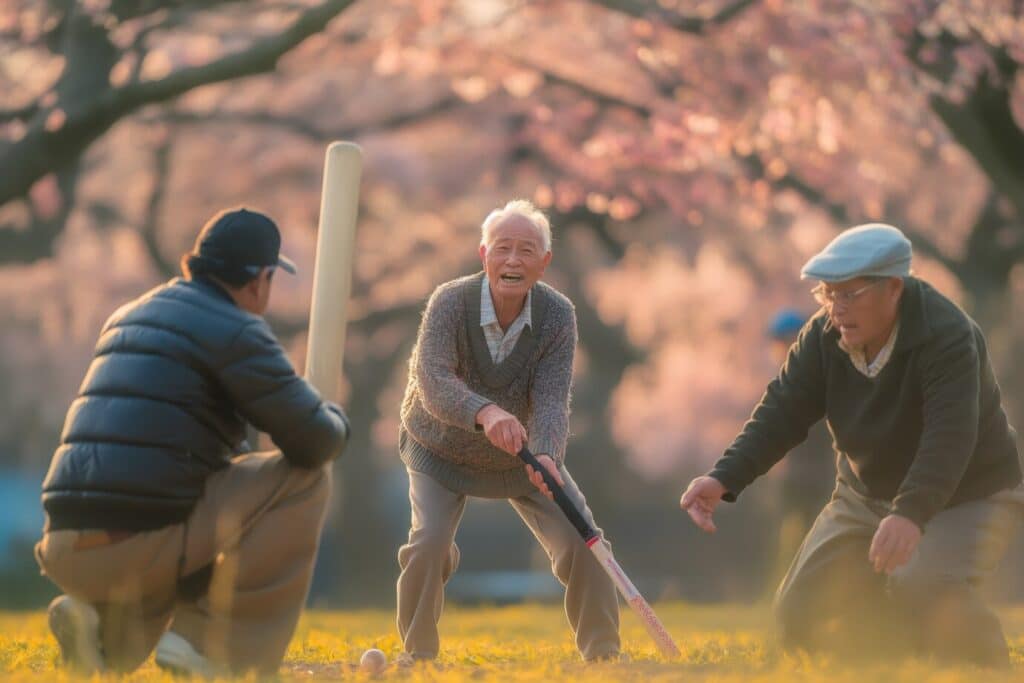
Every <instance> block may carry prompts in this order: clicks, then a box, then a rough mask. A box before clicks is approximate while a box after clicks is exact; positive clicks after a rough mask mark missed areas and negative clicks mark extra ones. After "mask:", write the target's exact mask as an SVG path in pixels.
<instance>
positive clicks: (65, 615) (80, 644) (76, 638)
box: [46, 595, 104, 676]
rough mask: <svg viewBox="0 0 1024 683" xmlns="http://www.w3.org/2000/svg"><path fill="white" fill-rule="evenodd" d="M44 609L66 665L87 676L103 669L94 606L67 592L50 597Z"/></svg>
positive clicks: (97, 616)
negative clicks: (48, 603) (48, 604)
mask: <svg viewBox="0 0 1024 683" xmlns="http://www.w3.org/2000/svg"><path fill="white" fill-rule="evenodd" d="M46 613H47V616H48V617H49V622H50V631H52V632H53V636H54V638H56V639H57V644H58V645H59V646H60V656H61V659H62V660H63V661H64V663H65V665H67V666H68V667H69V668H71V669H74V670H75V671H77V672H78V673H80V674H83V675H86V676H89V675H91V674H94V673H97V672H100V671H103V669H104V665H103V651H102V649H101V648H100V616H99V614H97V612H96V609H95V608H94V607H93V606H92V605H90V604H89V603H87V602H83V601H82V600H78V599H77V598H73V597H71V596H70V595H61V596H58V597H56V598H54V599H53V602H51V603H50V606H49V608H47V610H46Z"/></svg>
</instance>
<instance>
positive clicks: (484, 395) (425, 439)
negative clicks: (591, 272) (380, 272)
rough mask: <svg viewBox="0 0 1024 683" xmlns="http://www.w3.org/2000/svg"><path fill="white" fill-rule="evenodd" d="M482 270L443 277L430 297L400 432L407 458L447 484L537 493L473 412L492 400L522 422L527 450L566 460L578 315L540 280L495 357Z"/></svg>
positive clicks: (483, 492)
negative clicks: (515, 336)
mask: <svg viewBox="0 0 1024 683" xmlns="http://www.w3.org/2000/svg"><path fill="white" fill-rule="evenodd" d="M483 277H484V274H483V273H477V274H476V275H471V276H468V277H463V278H459V279H457V280H452V281H451V282H447V283H445V284H443V285H441V286H440V287H438V288H437V289H436V290H434V293H433V294H432V295H431V297H430V300H429V301H428V302H427V308H426V311H425V312H424V313H423V320H422V322H421V324H420V329H419V334H418V335H417V338H416V346H415V347H414V348H413V351H412V357H411V358H410V360H409V382H408V384H407V386H406V390H405V398H404V400H403V401H402V412H401V431H400V435H399V437H400V438H399V443H400V453H401V457H402V460H403V461H404V462H405V463H406V465H407V466H409V467H410V468H411V469H413V470H415V471H417V472H422V473H424V474H427V475H429V476H431V477H433V478H434V479H436V480H437V481H438V482H439V483H441V484H442V485H444V486H446V487H447V488H449V489H451V490H453V491H457V492H459V493H465V494H468V495H473V496H481V497H488V498H507V497H516V496H522V495H526V494H528V493H530V492H531V491H533V490H534V489H533V486H532V485H531V484H530V482H529V480H528V479H527V478H526V474H525V472H524V469H523V465H522V463H521V462H520V461H519V459H518V458H516V457H515V456H512V455H509V454H508V453H505V452H504V451H502V450H500V449H498V448H495V447H494V446H493V445H491V443H490V442H489V441H488V440H487V437H486V436H485V435H484V433H483V431H482V430H481V429H480V428H479V427H478V426H477V425H476V415H477V413H478V412H479V411H480V409H481V408H483V407H484V406H486V405H488V404H491V403H495V404H497V405H498V406H499V407H501V408H502V409H504V410H507V411H508V412H510V413H512V414H513V415H515V416H516V417H517V418H518V419H519V421H520V422H522V423H523V425H524V426H525V427H526V432H527V435H528V437H529V447H530V450H531V451H533V452H534V453H535V454H537V455H540V454H547V455H550V456H551V457H552V458H553V459H554V460H555V462H556V463H558V464H559V465H561V464H562V462H563V460H564V458H565V444H566V441H567V439H568V434H569V393H570V386H571V383H572V364H573V354H574V353H575V350H576V313H575V310H574V308H573V305H572V303H571V302H570V301H569V299H567V298H566V297H565V296H564V295H562V294H560V293H559V292H558V291H556V290H555V289H553V288H552V287H550V286H548V285H546V284H544V283H537V284H536V285H534V287H533V290H532V293H533V296H532V299H533V301H532V309H531V315H532V317H533V324H532V326H530V327H527V328H526V329H524V330H523V333H522V335H521V336H520V338H519V341H518V342H517V343H516V345H515V348H514V349H513V350H512V352H511V353H510V354H509V356H508V357H507V358H506V359H505V360H503V361H502V362H500V363H497V364H495V363H494V361H493V360H492V359H491V354H490V351H489V350H488V348H487V342H486V340H485V338H484V335H483V331H482V329H481V327H480V293H481V287H482V282H483Z"/></svg>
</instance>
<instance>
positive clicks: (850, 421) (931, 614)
mask: <svg viewBox="0 0 1024 683" xmlns="http://www.w3.org/2000/svg"><path fill="white" fill-rule="evenodd" d="M910 260H911V247H910V242H909V241H908V240H907V239H906V237H904V235H903V234H902V233H901V232H900V231H899V230H897V229H896V228H893V227H891V226H887V225H881V224H871V225H864V226H860V227H857V228H853V229H851V230H848V231H846V232H844V233H843V234H841V235H840V236H839V237H837V238H836V239H835V240H833V241H832V243H831V244H829V245H828V246H827V247H826V248H825V250H824V251H822V252H821V253H820V254H818V255H817V256H815V257H814V258H812V259H811V260H810V261H809V262H808V263H807V264H806V265H805V266H804V268H803V272H802V276H803V277H804V278H805V279H807V278H810V279H815V280H819V281H820V284H819V285H818V286H817V287H816V288H815V289H814V294H815V296H816V297H817V299H818V301H819V302H820V303H821V305H822V310H821V311H820V312H819V313H818V314H817V315H816V316H814V317H813V318H812V319H811V320H810V321H809V322H808V323H807V325H805V326H804V328H803V330H802V331H801V332H800V335H799V337H798V339H797V341H796V343H795V344H793V346H792V347H791V348H790V350H789V354H788V357H787V359H786V361H785V364H784V365H783V366H782V369H781V371H780V372H779V375H778V377H777V378H776V379H775V380H774V381H773V382H772V383H771V384H769V385H768V389H767V391H766V392H765V394H764V396H763V397H762V399H761V402H760V404H758V406H757V408H756V409H755V410H754V413H753V415H752V416H751V418H750V420H749V421H748V422H747V424H746V425H745V426H744V428H743V431H742V432H741V433H740V435H739V436H738V437H737V438H736V440H735V441H734V442H733V444H732V445H731V446H730V447H729V448H728V449H727V450H726V452H725V455H724V456H723V457H722V458H721V459H720V460H719V461H718V463H717V464H716V465H715V467H714V468H713V469H712V470H711V472H710V473H709V474H708V475H707V476H703V477H698V478H697V479H695V480H693V482H691V483H690V486H689V488H688V489H687V491H686V492H685V493H684V494H683V497H682V499H681V501H680V505H681V506H682V507H683V508H684V509H686V510H687V511H688V512H689V514H690V517H692V518H693V520H694V522H696V524H697V525H698V526H700V527H701V528H702V529H704V530H706V531H714V530H715V525H714V523H713V521H712V513H713V512H714V510H715V507H716V506H717V505H718V503H719V501H720V500H723V499H724V500H728V501H734V500H735V499H736V496H738V495H739V494H740V492H741V491H743V489H744V488H746V487H747V486H748V485H749V484H750V483H751V482H753V481H754V479H756V478H757V477H758V476H760V475H762V474H764V473H765V472H766V471H767V470H768V469H769V468H770V467H771V466H772V465H773V464H775V462H777V461H778V460H779V459H780V458H782V456H783V455H784V454H785V453H786V452H787V451H789V450H790V449H792V448H793V447H794V446H796V445H797V444H798V443H800V442H801V441H803V439H804V438H806V436H807V430H808V428H809V427H810V426H811V425H812V424H814V423H815V422H816V421H817V420H819V419H820V418H821V417H825V418H826V419H827V421H828V425H829V429H830V431H831V432H832V436H833V439H834V447H835V449H836V451H837V453H838V476H837V480H836V487H835V491H834V493H833V494H832V500H831V502H829V503H828V505H826V506H825V508H824V509H823V510H822V512H821V514H820V515H819V516H818V518H817V520H816V521H815V523H814V526H813V527H812V528H811V530H810V531H809V532H808V534H807V537H806V538H805V539H804V542H803V545H802V546H801V547H800V549H799V551H798V552H797V555H796V558H795V559H794V560H793V563H792V566H791V567H790V569H789V573H788V574H787V576H786V577H785V578H784V579H783V581H782V585H781V586H780V587H779V590H778V593H777V595H776V616H777V619H778V624H779V628H780V631H781V636H782V641H783V644H784V645H785V646H787V647H797V648H801V649H807V650H827V651H832V652H835V653H838V654H852V655H861V656H874V655H876V654H878V653H882V652H890V653H899V652H905V651H906V648H909V649H910V651H913V652H918V653H921V654H928V655H934V656H938V657H942V658H955V659H962V660H967V661H972V662H975V663H978V664H982V665H991V666H1005V665H1006V664H1007V663H1008V653H1007V646H1006V641H1005V639H1004V637H1003V633H1002V629H1001V626H1000V624H999V621H998V619H997V618H996V616H995V615H994V614H993V613H992V612H991V611H989V609H988V608H987V607H986V606H985V605H984V604H983V603H982V602H981V600H980V599H979V598H978V596H977V595H976V594H975V587H976V585H977V584H978V582H979V581H980V580H981V579H983V578H984V577H985V576H986V575H988V574H990V573H991V572H992V570H993V568H994V567H995V565H996V563H997V562H998V560H999V559H1000V557H1001V556H1002V554H1003V553H1004V550H1005V548H1006V545H1007V542H1008V540H1009V538H1010V536H1011V534H1012V533H1013V530H1014V529H1015V527H1016V525H1017V523H1018V521H1019V518H1020V515H1021V509H1022V508H1021V504H1022V501H1024V491H1022V489H1021V487H1020V483H1021V468H1020V464H1019V462H1018V454H1017V447H1016V443H1015V439H1016V434H1015V433H1014V431H1013V429H1012V428H1011V427H1010V425H1009V424H1008V422H1007V419H1006V414H1005V413H1004V411H1003V408H1002V405H1001V403H1000V396H999V387H998V385H997V384H996V379H995V375H994V374H993V371H992V366H991V364H990V362H989V357H988V352H987V350H986V347H985V338H984V336H983V335H982V333H981V330H980V329H979V328H978V326H977V324H975V323H974V321H972V320H971V319H970V318H969V317H968V316H967V315H966V314H965V313H964V312H963V311H962V310H960V309H959V308H957V306H956V305H954V304H953V303H952V302H950V301H949V300H948V299H947V298H946V297H944V296H943V295H942V294H940V293H939V292H937V291H936V290H935V289H933V288H932V287H931V286H929V285H928V284H926V283H925V282H923V281H921V280H919V279H917V278H915V277H913V276H911V274H910Z"/></svg>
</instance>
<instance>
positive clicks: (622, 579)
mask: <svg viewBox="0 0 1024 683" xmlns="http://www.w3.org/2000/svg"><path fill="white" fill-rule="evenodd" d="M519 459H520V460H522V461H523V462H525V463H526V464H527V465H529V466H531V467H532V468H533V469H535V470H537V471H538V472H540V473H541V476H542V477H543V478H544V483H545V484H547V487H548V488H549V489H551V494H552V495H553V496H554V499H555V503H556V504H557V505H558V507H559V508H561V509H562V512H563V513H564V514H565V516H566V518H568V520H569V522H570V523H571V524H572V525H573V527H574V528H575V529H576V531H577V532H578V533H579V535H580V536H581V537H583V540H584V542H586V544H587V547H588V548H590V552H592V553H594V556H595V557H596V558H597V561H598V562H600V563H601V567H603V568H604V570H605V572H606V573H607V574H608V576H609V577H611V580H612V583H614V584H615V587H616V588H617V589H618V590H619V593H620V594H621V595H622V597H623V598H624V599H625V600H626V603H627V604H629V607H630V609H632V610H633V612H635V613H636V615H637V616H638V617H640V621H641V622H642V623H643V625H644V628H645V629H647V634H648V635H649V636H651V639H652V640H654V642H655V644H656V645H657V646H658V650H660V651H661V654H663V655H664V656H666V657H679V656H680V655H681V654H682V653H680V651H679V648H678V647H677V646H676V643H675V641H674V640H672V636H671V635H669V632H668V631H667V630H666V629H665V626H664V625H663V624H662V623H661V620H660V619H658V615H656V614H655V613H654V610H653V609H651V606H650V605H649V604H648V603H647V601H646V600H644V596H642V595H641V594H640V591H638V590H637V589H636V586H634V585H633V582H632V581H630V580H629V577H628V576H626V572H624V571H622V567H621V566H619V563H618V561H616V559H615V556H614V555H612V552H611V551H610V550H608V548H607V547H605V545H604V543H601V536H600V535H599V534H598V533H597V529H595V528H594V527H592V526H590V524H588V523H587V520H586V519H584V517H583V514H582V513H581V512H580V511H579V509H578V508H577V507H576V506H575V505H574V504H573V502H572V501H571V500H570V499H569V496H567V495H566V494H565V491H564V490H563V489H562V487H561V486H559V485H558V482H557V481H555V478H554V477H552V476H551V473H550V472H548V471H547V469H546V468H545V467H544V466H543V465H541V464H540V463H539V462H538V461H537V458H535V457H534V455H533V453H531V452H530V450H529V449H528V448H527V447H526V446H523V449H522V450H521V451H519Z"/></svg>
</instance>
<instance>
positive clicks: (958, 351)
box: [710, 277, 1021, 528]
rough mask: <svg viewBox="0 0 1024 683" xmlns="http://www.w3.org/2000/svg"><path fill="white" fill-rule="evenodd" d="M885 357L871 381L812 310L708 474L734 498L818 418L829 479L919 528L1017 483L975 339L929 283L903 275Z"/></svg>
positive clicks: (1007, 430)
mask: <svg viewBox="0 0 1024 683" xmlns="http://www.w3.org/2000/svg"><path fill="white" fill-rule="evenodd" d="M905 282H906V287H905V289H904V293H903V298H902V300H901V302H900V329H899V333H898V335H897V338H896V346H895V348H894V349H893V354H892V357H891V358H890V359H889V362H888V363H887V364H886V365H885V367H884V368H883V369H882V371H881V373H879V375H878V376H877V377H875V378H873V379H872V378H868V377H866V376H864V375H863V374H861V373H860V372H858V371H857V369H856V368H854V366H853V363H852V362H851V361H850V357H849V355H848V354H847V353H846V352H844V351H843V350H842V349H840V348H839V345H838V340H839V331H838V330H836V329H834V328H833V326H832V324H831V322H830V321H829V318H828V315H827V314H826V313H825V312H824V311H821V312H819V314H818V315H816V316H815V317H813V318H812V319H811V320H810V321H808V323H807V325H806V326H805V327H804V329H803V330H802V331H801V333H800V336H799V338H798V339H797V341H796V343H795V344H794V345H793V347H792V348H791V349H790V351H789V356H788V357H787V359H786V362H785V364H784V365H783V367H782V370H781V371H780V373H779V376H778V377H777V378H776V379H775V380H774V381H772V383H771V384H769V385H768V389H767V391H765V394H764V396H763V397H762V398H761V402H760V403H759V404H758V406H757V408H755V409H754V413H753V415H752V416H751V418H750V420H749V421H748V422H747V423H746V425H745V426H744V427H743V431H742V432H741V433H740V435H739V436H738V437H736V440H735V441H734V442H733V444H732V446H730V447H729V448H728V450H726V452H725V455H724V456H723V457H722V458H721V459H720V460H719V461H718V463H717V464H716V465H715V467H714V469H713V470H712V471H711V473H710V474H711V476H712V477H714V478H716V479H718V480H719V481H720V482H722V484H723V485H724V486H725V487H726V489H728V493H727V494H726V495H725V496H724V498H725V499H726V500H735V497H736V496H737V495H739V493H740V492H741V491H742V490H743V489H744V488H746V487H747V486H748V485H749V484H750V483H751V482H752V481H754V479H756V478H757V477H758V476H760V475H762V474H764V473H765V472H767V471H768V469H769V468H771V466H772V465H774V464H775V463H776V462H778V461H779V460H780V459H781V458H782V457H783V456H784V455H785V454H786V453H787V452H788V451H789V450H790V449H792V448H793V447H794V446H796V445H797V444H799V443H801V442H802V441H803V440H804V439H805V438H806V437H807V430H808V428H809V427H810V426H811V425H812V424H814V423H815V422H816V421H817V420H819V419H820V418H821V417H823V416H824V417H825V418H826V419H827V420H828V425H829V429H830V431H831V432H832V437H833V440H834V446H835V449H836V452H837V453H838V469H839V475H838V476H839V478H840V479H843V480H844V481H846V482H847V483H848V484H850V485H851V486H852V487H853V488H854V489H855V490H857V491H859V492H861V493H862V494H864V495H866V496H870V497H872V498H878V499H882V500H887V501H891V502H892V512H893V513H895V514H899V515H902V516H904V517H907V518H909V519H911V520H913V521H914V522H916V523H917V524H918V525H919V526H920V527H922V528H924V526H925V524H926V523H927V522H928V520H930V519H931V518H932V517H933V516H935V514H936V513H938V512H940V511H941V510H943V509H945V508H947V507H951V506H953V505H956V504H958V503H964V502H967V501H971V500H978V499H981V498H986V497H988V496H990V495H992V494H993V493H996V492H997V491H1000V490H1003V489H1007V488H1012V487H1014V486H1016V485H1017V484H1019V483H1020V481H1021V468H1020V464H1019V461H1018V457H1017V446H1016V433H1015V432H1014V430H1013V428H1012V427H1010V425H1009V423H1008V422H1007V419H1006V413H1005V412H1004V411H1003V408H1002V405H1001V403H1000V398H999V385H998V384H997V383H996V378H995V375H994V373H993V372H992V366H991V364H990V363H989V358H988V353H987V351H986V348H985V338H984V337H983V336H982V333H981V330H980V329H979V328H978V326H977V324H976V323H975V322H974V321H973V320H971V319H970V318H969V317H968V316H967V314H965V313H964V312H963V311H962V310H960V309H959V308H958V307H957V306H956V305H955V304H954V303H953V302H951V301H950V300H949V299H947V298H946V297H944V296H942V295H941V294H939V293H938V292H937V291H936V290H935V289H933V288H932V287H931V286H930V285H928V284H926V283H924V282H922V281H920V280H918V279H916V278H913V277H909V278H906V280H905Z"/></svg>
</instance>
